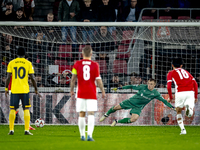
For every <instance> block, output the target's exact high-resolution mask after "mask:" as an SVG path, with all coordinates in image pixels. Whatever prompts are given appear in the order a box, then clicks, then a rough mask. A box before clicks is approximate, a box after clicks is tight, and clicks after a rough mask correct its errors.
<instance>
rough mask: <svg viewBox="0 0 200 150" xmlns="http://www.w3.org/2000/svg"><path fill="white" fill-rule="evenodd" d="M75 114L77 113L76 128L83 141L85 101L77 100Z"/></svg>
mask: <svg viewBox="0 0 200 150" xmlns="http://www.w3.org/2000/svg"><path fill="white" fill-rule="evenodd" d="M76 112H79V117H78V128H79V132H80V136H81V140H82V141H85V112H86V100H85V99H80V98H77V100H76Z"/></svg>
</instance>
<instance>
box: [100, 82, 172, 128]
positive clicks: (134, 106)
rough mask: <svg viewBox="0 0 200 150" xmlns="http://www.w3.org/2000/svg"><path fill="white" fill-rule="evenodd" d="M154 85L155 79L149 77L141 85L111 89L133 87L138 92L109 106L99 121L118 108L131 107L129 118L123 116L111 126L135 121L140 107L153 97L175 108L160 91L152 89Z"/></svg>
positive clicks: (140, 109)
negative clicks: (145, 82) (146, 81)
mask: <svg viewBox="0 0 200 150" xmlns="http://www.w3.org/2000/svg"><path fill="white" fill-rule="evenodd" d="M155 86H156V80H155V79H149V80H148V83H147V85H145V84H141V85H127V86H123V87H119V88H115V89H113V90H115V91H116V90H117V89H134V90H138V93H137V94H135V95H134V96H133V97H131V98H129V99H126V100H124V101H122V102H121V103H119V104H118V105H116V106H113V107H111V108H110V109H109V110H108V111H107V112H106V113H105V114H104V115H103V116H102V117H101V118H100V121H103V120H105V119H106V118H107V117H108V116H109V115H110V114H111V113H114V112H115V111H117V110H120V109H131V110H130V115H131V118H123V119H121V120H114V122H113V123H112V124H111V126H115V125H116V124H117V123H126V124H127V123H132V122H135V121H136V120H137V119H138V118H139V116H140V113H141V111H142V109H143V108H144V107H145V106H146V105H147V104H148V103H149V102H150V101H151V100H153V99H154V98H155V99H158V100H159V101H162V102H163V103H164V104H165V105H167V106H168V107H170V108H172V109H173V110H175V107H174V106H172V105H171V104H170V103H168V102H167V100H165V99H164V98H163V97H162V96H161V95H160V93H159V92H158V91H157V90H156V89H154V87H155Z"/></svg>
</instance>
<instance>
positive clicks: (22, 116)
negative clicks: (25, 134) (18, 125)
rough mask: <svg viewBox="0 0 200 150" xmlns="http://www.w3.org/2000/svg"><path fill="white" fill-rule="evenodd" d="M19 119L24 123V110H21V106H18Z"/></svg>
mask: <svg viewBox="0 0 200 150" xmlns="http://www.w3.org/2000/svg"><path fill="white" fill-rule="evenodd" d="M18 114H19V117H20V118H21V120H22V122H24V110H23V108H22V105H20V106H19V112H18Z"/></svg>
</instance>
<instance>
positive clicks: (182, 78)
mask: <svg viewBox="0 0 200 150" xmlns="http://www.w3.org/2000/svg"><path fill="white" fill-rule="evenodd" d="M182 66H183V60H182V59H181V58H175V59H173V61H172V67H173V70H172V71H170V72H169V73H168V75H167V90H168V94H169V101H171V100H172V99H173V97H172V90H171V84H172V82H174V84H175V107H176V112H177V122H178V125H179V126H180V128H181V133H180V134H186V130H185V127H184V124H183V117H182V114H181V112H182V109H183V107H184V106H185V107H186V116H188V117H192V115H193V109H194V103H195V102H197V100H198V99H197V94H198V84H197V82H196V81H195V79H194V77H193V76H192V75H191V74H190V73H189V72H188V71H186V70H184V69H183V68H182Z"/></svg>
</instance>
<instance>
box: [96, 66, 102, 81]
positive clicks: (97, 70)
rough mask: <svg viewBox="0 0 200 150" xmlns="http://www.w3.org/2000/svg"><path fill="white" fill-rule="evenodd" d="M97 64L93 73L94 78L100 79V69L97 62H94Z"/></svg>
mask: <svg viewBox="0 0 200 150" xmlns="http://www.w3.org/2000/svg"><path fill="white" fill-rule="evenodd" d="M96 64H97V67H96V68H97V69H96V73H95V78H96V79H101V76H100V71H99V64H98V63H96Z"/></svg>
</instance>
